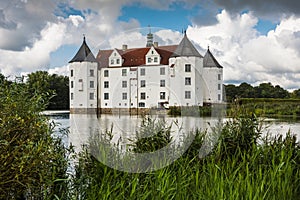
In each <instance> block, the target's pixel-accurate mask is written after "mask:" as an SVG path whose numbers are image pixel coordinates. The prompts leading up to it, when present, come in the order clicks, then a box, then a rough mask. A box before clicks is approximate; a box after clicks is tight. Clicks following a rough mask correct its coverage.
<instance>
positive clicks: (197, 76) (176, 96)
mask: <svg viewBox="0 0 300 200" xmlns="http://www.w3.org/2000/svg"><path fill="white" fill-rule="evenodd" d="M186 65H190V71H189V70H188V71H186V69H185V68H186ZM169 66H170V68H169V70H170V104H169V105H170V106H194V105H198V106H202V105H203V92H202V88H201V85H202V83H201V76H202V71H203V59H202V58H198V57H176V58H170V61H169ZM173 68H174V69H173ZM186 78H190V80H191V83H190V85H189V84H187V83H186ZM186 93H190V95H187V94H186Z"/></svg>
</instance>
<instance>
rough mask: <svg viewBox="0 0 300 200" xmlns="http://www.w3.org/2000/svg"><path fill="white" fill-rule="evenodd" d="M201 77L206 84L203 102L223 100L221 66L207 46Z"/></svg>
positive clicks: (219, 101)
mask: <svg viewBox="0 0 300 200" xmlns="http://www.w3.org/2000/svg"><path fill="white" fill-rule="evenodd" d="M203 77H204V80H205V83H206V85H207V86H208V87H207V88H206V89H207V90H205V95H204V96H205V98H204V102H206V103H221V102H223V67H222V66H221V65H220V64H219V63H218V61H217V59H216V58H215V57H214V56H213V54H212V53H211V52H210V50H209V47H208V49H207V52H206V54H205V55H204V58H203Z"/></svg>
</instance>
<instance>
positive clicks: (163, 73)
mask: <svg viewBox="0 0 300 200" xmlns="http://www.w3.org/2000/svg"><path fill="white" fill-rule="evenodd" d="M165 74H166V70H165V68H164V67H161V68H160V75H165Z"/></svg>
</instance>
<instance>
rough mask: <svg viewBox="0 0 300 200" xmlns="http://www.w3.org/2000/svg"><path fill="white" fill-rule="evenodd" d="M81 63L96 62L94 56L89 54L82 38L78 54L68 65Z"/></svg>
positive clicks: (89, 51) (88, 49)
mask: <svg viewBox="0 0 300 200" xmlns="http://www.w3.org/2000/svg"><path fill="white" fill-rule="evenodd" d="M83 61H87V62H97V60H96V58H95V56H94V54H93V53H92V52H91V50H90V48H89V46H88V45H87V44H86V42H85V37H83V42H82V45H81V47H80V48H79V50H78V52H77V53H76V55H75V56H74V58H72V60H70V61H69V63H72V62H83Z"/></svg>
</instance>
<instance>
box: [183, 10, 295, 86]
mask: <svg viewBox="0 0 300 200" xmlns="http://www.w3.org/2000/svg"><path fill="white" fill-rule="evenodd" d="M217 19H218V23H217V24H215V25H211V26H205V27H198V26H190V27H189V28H188V30H187V33H188V36H189V37H190V38H191V39H192V40H194V41H195V42H196V43H198V44H199V45H200V46H201V47H203V48H205V47H206V46H207V45H209V46H210V50H211V51H212V52H213V53H214V55H215V57H216V58H217V60H218V61H219V62H220V63H221V64H222V65H223V67H224V75H225V77H224V78H225V80H227V81H228V82H244V81H246V82H250V83H257V82H264V81H268V82H272V83H273V84H279V85H281V86H283V87H285V88H292V87H295V85H297V84H299V79H297V78H296V77H295V76H293V74H294V73H300V57H299V55H300V52H299V50H300V49H299V46H300V34H299V33H300V18H296V17H289V18H287V19H284V20H282V21H281V23H280V24H279V25H278V26H277V27H276V29H275V30H272V31H270V32H269V33H268V34H267V35H266V36H264V35H259V34H258V32H257V31H256V30H255V25H256V24H257V22H258V19H257V18H256V17H254V16H253V15H252V14H251V13H244V14H242V15H236V16H234V17H232V15H229V14H228V13H227V12H226V11H224V10H223V11H222V12H221V13H220V14H219V15H218V16H217Z"/></svg>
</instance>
